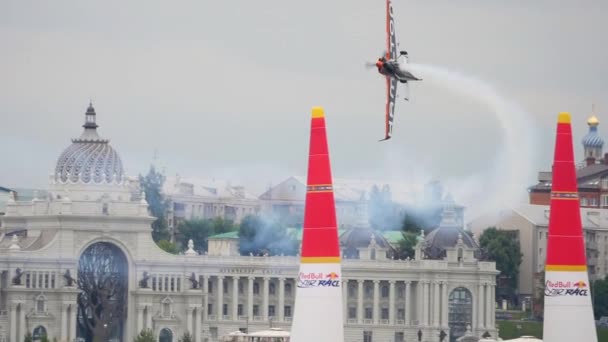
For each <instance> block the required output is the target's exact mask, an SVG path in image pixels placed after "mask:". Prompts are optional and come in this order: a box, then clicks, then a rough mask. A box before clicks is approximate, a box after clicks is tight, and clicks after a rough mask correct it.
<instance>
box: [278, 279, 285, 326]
mask: <svg viewBox="0 0 608 342" xmlns="http://www.w3.org/2000/svg"><path fill="white" fill-rule="evenodd" d="M284 320H285V278H279V322H283V321H284Z"/></svg>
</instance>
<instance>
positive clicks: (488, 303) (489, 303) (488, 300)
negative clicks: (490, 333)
mask: <svg viewBox="0 0 608 342" xmlns="http://www.w3.org/2000/svg"><path fill="white" fill-rule="evenodd" d="M491 307H492V293H491V292H490V284H488V283H486V328H490V324H492V321H491V318H490V315H491V313H492V310H490V308H491Z"/></svg>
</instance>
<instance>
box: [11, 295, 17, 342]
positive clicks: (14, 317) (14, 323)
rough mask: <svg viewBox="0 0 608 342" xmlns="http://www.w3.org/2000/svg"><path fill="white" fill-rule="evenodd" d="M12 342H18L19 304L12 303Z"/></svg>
mask: <svg viewBox="0 0 608 342" xmlns="http://www.w3.org/2000/svg"><path fill="white" fill-rule="evenodd" d="M10 306H11V308H10V310H11V318H10V319H11V339H10V340H11V341H17V304H16V303H11V305H10Z"/></svg>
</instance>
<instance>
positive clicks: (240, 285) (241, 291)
mask: <svg viewBox="0 0 608 342" xmlns="http://www.w3.org/2000/svg"><path fill="white" fill-rule="evenodd" d="M239 293H240V294H243V283H239Z"/></svg>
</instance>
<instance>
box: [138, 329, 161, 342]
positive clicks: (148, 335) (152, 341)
mask: <svg viewBox="0 0 608 342" xmlns="http://www.w3.org/2000/svg"><path fill="white" fill-rule="evenodd" d="M134 342H156V337H155V336H154V333H153V332H152V330H150V329H143V330H142V331H141V332H140V333H139V335H137V337H135V340H134Z"/></svg>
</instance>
